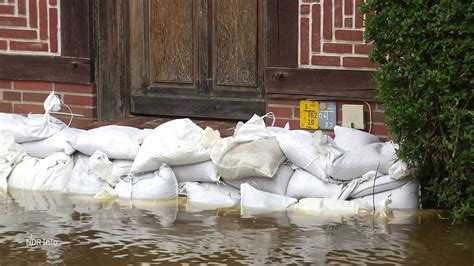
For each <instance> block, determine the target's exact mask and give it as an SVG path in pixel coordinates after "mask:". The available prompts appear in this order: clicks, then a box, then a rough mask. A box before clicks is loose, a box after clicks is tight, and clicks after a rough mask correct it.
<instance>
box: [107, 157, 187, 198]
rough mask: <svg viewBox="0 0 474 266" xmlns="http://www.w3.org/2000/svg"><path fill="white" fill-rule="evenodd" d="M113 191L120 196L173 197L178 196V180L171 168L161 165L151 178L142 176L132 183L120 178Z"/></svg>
mask: <svg viewBox="0 0 474 266" xmlns="http://www.w3.org/2000/svg"><path fill="white" fill-rule="evenodd" d="M115 193H117V196H118V197H122V198H132V199H133V198H135V199H173V198H176V197H178V182H177V181H176V177H175V175H174V173H173V170H171V168H170V167H169V166H167V165H162V166H161V167H160V169H159V170H158V171H156V172H154V174H153V176H152V177H151V178H144V179H141V180H140V181H138V182H136V183H133V182H132V184H130V181H128V182H127V181H125V180H121V181H120V182H119V183H118V184H117V186H115Z"/></svg>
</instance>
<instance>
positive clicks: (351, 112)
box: [342, 104, 365, 129]
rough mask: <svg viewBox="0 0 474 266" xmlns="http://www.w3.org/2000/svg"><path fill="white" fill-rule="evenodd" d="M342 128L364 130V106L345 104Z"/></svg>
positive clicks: (343, 106)
mask: <svg viewBox="0 0 474 266" xmlns="http://www.w3.org/2000/svg"><path fill="white" fill-rule="evenodd" d="M342 126H343V127H351V128H357V129H364V128H365V123H364V106H363V105H355V104H343V105H342Z"/></svg>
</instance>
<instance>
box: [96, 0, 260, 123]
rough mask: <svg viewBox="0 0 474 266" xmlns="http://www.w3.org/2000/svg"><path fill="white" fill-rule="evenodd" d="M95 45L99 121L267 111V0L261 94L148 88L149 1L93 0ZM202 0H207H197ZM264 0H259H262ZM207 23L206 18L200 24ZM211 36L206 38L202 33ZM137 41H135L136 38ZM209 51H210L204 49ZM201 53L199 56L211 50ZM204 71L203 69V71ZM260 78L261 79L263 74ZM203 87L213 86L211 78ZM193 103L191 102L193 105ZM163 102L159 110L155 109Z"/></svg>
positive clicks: (241, 116) (231, 116)
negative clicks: (150, 90)
mask: <svg viewBox="0 0 474 266" xmlns="http://www.w3.org/2000/svg"><path fill="white" fill-rule="evenodd" d="M91 1H93V4H92V20H93V29H94V38H93V47H94V48H95V49H94V50H95V61H94V62H95V77H96V78H95V79H96V86H97V116H98V119H99V120H103V119H110V118H119V117H125V116H128V115H130V114H131V113H143V114H148V115H174V116H185V117H202V118H221V119H241V120H242V119H243V120H247V119H249V118H250V117H251V116H252V115H253V114H254V113H258V114H260V115H261V114H264V113H265V112H266V94H265V87H264V86H265V82H264V69H265V63H266V62H265V34H266V33H265V27H266V25H265V16H266V14H265V13H266V2H267V1H266V0H261V1H262V3H263V4H262V11H261V12H262V16H260V18H259V19H261V20H262V21H261V22H260V21H259V22H260V23H262V24H261V25H263V27H259V29H258V31H259V38H260V39H259V41H260V42H261V45H259V49H261V50H260V51H258V52H259V54H260V55H259V58H258V60H261V63H259V69H258V71H259V73H261V75H259V81H258V82H259V83H261V84H260V85H261V88H262V89H261V91H260V92H259V93H261V94H260V97H259V99H255V98H237V97H232V96H234V95H231V94H229V95H219V97H216V96H208V97H200V96H189V95H179V94H178V95H172V96H170V95H162V94H152V93H146V92H145V90H144V88H146V86H147V84H146V82H147V81H146V76H145V75H146V73H147V71H146V67H147V66H146V62H144V60H143V58H144V56H145V55H146V51H145V46H144V44H145V41H146V40H147V38H148V32H147V31H145V32H144V31H143V29H145V24H144V21H145V18H144V17H143V16H144V15H145V14H146V13H147V12H146V10H147V9H146V4H147V1H148V0H107V1H101V0H91ZM197 1H198V2H199V3H200V4H201V3H202V2H203V1H202V0H197ZM259 1H260V0H259ZM200 27H203V26H202V23H201V24H200ZM203 38H206V37H203ZM132 40H133V42H132ZM201 41H202V40H201ZM205 52H206V53H207V52H210V51H205ZM206 53H202V52H199V54H198V56H199V59H200V60H203V59H205V58H207V54H206ZM199 75H201V73H200V72H199ZM260 77H261V78H260ZM200 82H204V84H203V85H204V86H203V88H204V89H205V90H206V89H207V90H208V89H209V87H208V86H209V84H207V83H206V82H208V81H207V80H202V78H201V77H200ZM190 103H192V104H190ZM156 106H159V108H160V112H159V113H158V112H156Z"/></svg>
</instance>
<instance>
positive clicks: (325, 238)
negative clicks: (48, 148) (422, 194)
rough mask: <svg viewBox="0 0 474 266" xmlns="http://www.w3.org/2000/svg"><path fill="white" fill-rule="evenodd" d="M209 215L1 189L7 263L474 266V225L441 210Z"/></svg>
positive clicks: (1, 235) (176, 206)
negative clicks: (387, 214) (385, 214)
mask: <svg viewBox="0 0 474 266" xmlns="http://www.w3.org/2000/svg"><path fill="white" fill-rule="evenodd" d="M206 208H207V207H206V206H197V205H192V204H188V203H187V201H186V198H180V199H179V200H176V201H167V202H139V201H133V202H131V201H127V200H120V201H100V200H97V199H94V198H93V197H90V196H82V195H72V194H63V193H53V192H37V191H22V190H9V192H8V194H2V193H1V192H0V264H1V265H4V264H21V263H23V264H26V263H38V262H40V263H41V262H47V263H69V264H89V265H96V264H129V263H132V264H139V263H142V262H150V263H189V264H195V263H214V262H217V263H229V264H234V263H242V264H264V263H267V264H288V263H314V264H340V263H356V264H380V263H383V264H430V265H432V264H435V265H448V264H449V265H473V263H474V252H473V247H474V223H472V222H471V223H466V224H462V225H452V224H451V221H450V220H449V219H446V218H444V216H446V214H444V213H442V212H440V211H435V210H419V211H395V212H394V214H393V217H391V218H388V219H375V220H373V219H372V217H334V216H333V217H321V216H305V215H298V214H294V213H285V212H274V213H260V214H257V213H253V214H252V215H250V214H247V213H243V214H241V212H240V208H239V207H234V208H223V209H217V210H216V209H214V210H213V209H210V210H206Z"/></svg>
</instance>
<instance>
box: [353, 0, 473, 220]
mask: <svg viewBox="0 0 474 266" xmlns="http://www.w3.org/2000/svg"><path fill="white" fill-rule="evenodd" d="M360 8H361V10H362V12H363V13H365V14H366V16H367V19H366V22H365V23H366V24H365V27H366V31H365V35H366V39H367V41H371V42H373V44H374V49H373V51H372V52H371V54H370V59H371V60H372V61H376V62H379V63H380V68H379V70H378V71H377V72H376V73H375V75H374V78H375V82H376V84H377V88H378V97H379V98H380V100H382V101H383V102H384V105H385V113H386V116H387V124H388V126H389V128H390V130H391V132H393V133H394V134H395V138H396V141H398V142H399V143H400V150H399V157H401V158H402V159H404V160H405V161H406V162H407V163H408V164H409V165H411V166H414V167H415V168H416V173H415V174H416V176H417V177H418V178H420V180H421V184H422V203H423V206H424V207H425V208H426V207H435V208H445V209H448V210H450V212H451V215H452V217H453V219H454V221H455V222H460V221H463V220H465V219H468V218H469V217H473V216H474V205H473V202H474V196H473V195H474V181H473V179H474V177H473V171H472V167H473V162H474V160H473V154H474V151H473V147H472V143H473V142H474V137H473V135H474V133H473V129H474V124H473V103H472V98H473V83H474V81H473V74H472V73H473V71H474V54H473V49H474V42H473V35H474V34H473V33H474V19H473V14H474V12H473V11H474V10H473V9H474V5H473V4H472V2H471V1H455V0H451V1H448V0H438V1H429V0H399V1H394V0H366V2H365V3H364V4H362V5H361V7H360Z"/></svg>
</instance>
